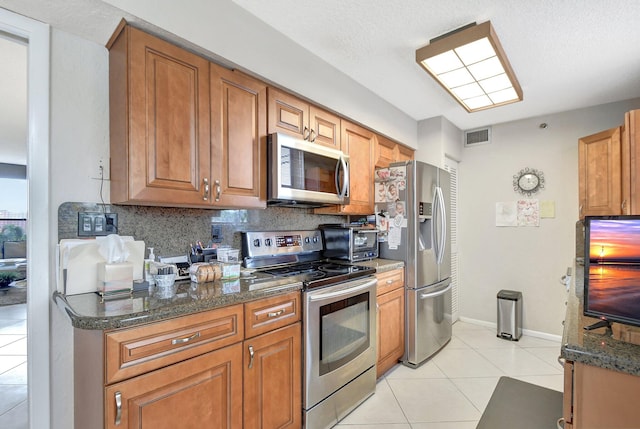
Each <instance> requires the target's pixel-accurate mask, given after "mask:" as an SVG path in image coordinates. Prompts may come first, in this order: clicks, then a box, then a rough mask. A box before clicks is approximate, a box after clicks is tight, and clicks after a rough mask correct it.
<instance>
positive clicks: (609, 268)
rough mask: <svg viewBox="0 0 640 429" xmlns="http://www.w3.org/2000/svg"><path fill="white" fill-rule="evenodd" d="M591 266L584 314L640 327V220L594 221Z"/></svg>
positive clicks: (590, 237) (590, 235)
mask: <svg viewBox="0 0 640 429" xmlns="http://www.w3.org/2000/svg"><path fill="white" fill-rule="evenodd" d="M585 262H586V261H585ZM588 262H589V263H588V264H586V263H585V267H588V278H587V283H586V284H585V287H586V289H587V294H586V302H585V307H586V308H585V314H588V315H590V316H596V317H600V318H603V317H604V318H606V319H608V320H612V321H621V322H623V323H630V324H632V325H639V326H640V218H627V219H592V220H591V225H590V232H589V261H588Z"/></svg>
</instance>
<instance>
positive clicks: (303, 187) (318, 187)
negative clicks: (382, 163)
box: [267, 133, 349, 207]
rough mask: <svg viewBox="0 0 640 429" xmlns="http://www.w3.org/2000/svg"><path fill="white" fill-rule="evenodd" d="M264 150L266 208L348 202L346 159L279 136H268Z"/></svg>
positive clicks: (316, 147)
mask: <svg viewBox="0 0 640 429" xmlns="http://www.w3.org/2000/svg"><path fill="white" fill-rule="evenodd" d="M267 149H268V151H267V152H268V166H269V168H268V171H267V172H268V200H267V203H268V204H269V205H278V206H285V207H321V206H325V205H330V204H348V203H349V156H347V155H345V154H344V153H342V152H341V151H339V150H336V149H331V148H329V147H326V146H322V145H319V144H316V143H311V142H308V141H306V140H300V139H297V138H295V137H292V136H289V135H287V134H281V133H275V134H271V135H269V137H268V139H267Z"/></svg>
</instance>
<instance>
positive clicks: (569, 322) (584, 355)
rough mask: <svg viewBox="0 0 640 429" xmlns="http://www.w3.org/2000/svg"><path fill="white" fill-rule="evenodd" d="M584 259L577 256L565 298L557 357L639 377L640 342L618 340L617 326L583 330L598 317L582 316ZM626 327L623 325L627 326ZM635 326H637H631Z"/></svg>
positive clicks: (618, 330)
mask: <svg viewBox="0 0 640 429" xmlns="http://www.w3.org/2000/svg"><path fill="white" fill-rule="evenodd" d="M583 264H584V262H583V261H581V258H578V262H577V263H576V267H575V268H576V269H575V271H576V275H575V282H574V283H573V285H572V288H571V291H570V293H569V297H568V300H567V313H566V316H565V320H564V331H563V334H562V346H561V349H560V356H561V357H563V358H565V359H566V360H567V361H572V362H581V363H584V364H586V365H591V366H596V367H600V368H605V369H610V370H614V371H620V372H623V373H627V374H631V375H637V376H640V345H636V344H632V343H629V342H626V341H622V340H621V339H619V333H620V329H616V328H620V327H622V325H620V326H615V324H614V329H613V333H612V331H611V330H609V331H608V332H607V329H606V328H598V329H594V330H592V331H585V330H584V327H585V326H588V325H591V324H593V323H595V322H597V321H598V320H599V319H596V318H593V317H586V316H584V315H583V304H582V303H583V288H584V272H583V271H584V265H583ZM627 328H628V327H623V329H627ZM633 329H636V330H637V328H633Z"/></svg>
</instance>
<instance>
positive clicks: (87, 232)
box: [78, 212, 118, 237]
mask: <svg viewBox="0 0 640 429" xmlns="http://www.w3.org/2000/svg"><path fill="white" fill-rule="evenodd" d="M117 232H118V214H117V213H100V212H78V237H97V236H103V235H109V234H116V233H117Z"/></svg>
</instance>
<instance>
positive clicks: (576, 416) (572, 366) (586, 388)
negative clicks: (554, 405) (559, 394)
mask: <svg viewBox="0 0 640 429" xmlns="http://www.w3.org/2000/svg"><path fill="white" fill-rule="evenodd" d="M564 374H565V375H564V404H563V417H564V422H565V425H564V428H565V429H604V428H606V429H635V428H639V427H640V407H638V392H640V377H638V376H635V375H631V374H626V373H622V372H619V371H613V370H609V369H604V368H600V367H596V366H591V365H586V364H583V363H579V362H570V361H567V362H565V365H564Z"/></svg>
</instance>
